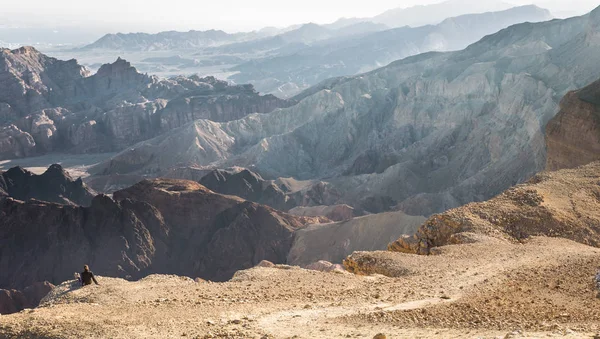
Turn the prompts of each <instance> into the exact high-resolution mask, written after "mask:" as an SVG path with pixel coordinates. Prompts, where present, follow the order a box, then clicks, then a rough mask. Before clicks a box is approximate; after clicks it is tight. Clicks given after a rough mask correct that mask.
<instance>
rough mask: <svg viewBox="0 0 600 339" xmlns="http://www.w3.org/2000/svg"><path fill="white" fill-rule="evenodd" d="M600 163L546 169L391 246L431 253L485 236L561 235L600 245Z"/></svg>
mask: <svg viewBox="0 0 600 339" xmlns="http://www.w3.org/2000/svg"><path fill="white" fill-rule="evenodd" d="M599 174H600V162H594V163H591V164H589V165H586V166H583V167H579V168H576V169H568V170H560V171H557V172H542V173H540V174H537V175H536V176H535V177H533V178H532V179H531V180H530V181H529V182H528V183H526V184H522V185H517V186H515V187H513V188H510V189H509V190H507V191H505V192H504V193H502V194H501V195H499V196H497V197H495V198H493V199H491V200H489V201H485V202H481V203H471V204H468V205H465V206H463V207H459V208H456V209H453V210H449V211H447V212H444V213H441V214H436V215H434V216H432V217H431V218H429V219H428V220H427V221H426V222H425V223H424V224H423V225H422V226H421V227H420V228H419V230H418V231H417V233H416V234H415V235H414V236H412V237H408V236H407V237H403V238H400V239H398V241H396V242H394V243H392V244H390V247H389V248H390V250H392V251H400V252H407V253H418V254H429V253H430V252H431V251H432V249H433V248H435V247H439V246H444V245H450V244H461V243H469V242H474V241H477V240H478V239H482V238H485V237H492V238H498V239H501V240H504V241H510V242H525V241H527V240H528V239H529V238H531V237H534V236H550V237H562V238H567V239H571V240H573V241H577V242H579V243H583V244H585V245H590V246H594V247H600V213H598V210H599V207H600V200H599V199H598V197H599V196H600V188H599V187H598V182H597V177H598V175H599Z"/></svg>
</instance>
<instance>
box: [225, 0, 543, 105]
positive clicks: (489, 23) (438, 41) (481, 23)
mask: <svg viewBox="0 0 600 339" xmlns="http://www.w3.org/2000/svg"><path fill="white" fill-rule="evenodd" d="M551 18H552V16H551V15H550V13H549V12H548V11H547V10H544V9H541V8H539V7H536V6H533V5H530V6H522V7H515V8H511V9H508V10H505V11H501V12H488V13H482V14H467V15H463V16H458V17H453V18H449V19H446V20H444V21H442V22H440V23H438V24H436V25H427V26H422V27H416V28H412V27H408V26H404V27H401V28H396V29H390V30H383V31H378V32H375V33H371V34H363V35H361V36H355V37H352V38H348V39H343V40H339V39H338V40H333V41H324V42H321V43H319V44H316V45H314V46H311V47H309V48H304V49H302V50H300V51H298V52H297V53H291V54H290V53H288V54H286V55H282V56H276V57H267V58H263V59H258V60H252V61H250V62H247V63H244V64H241V65H239V66H236V67H234V68H233V70H234V71H238V72H239V73H237V74H235V75H233V76H232V77H231V79H233V80H234V81H236V82H240V83H253V84H255V85H256V86H257V88H258V89H259V90H260V91H261V92H267V93H274V94H276V95H288V94H290V92H287V93H281V91H280V90H279V89H280V87H281V86H282V85H283V84H285V83H290V82H291V83H294V84H295V85H296V87H297V88H306V87H308V86H311V85H315V84H317V83H319V82H321V81H323V80H325V79H327V78H331V77H336V76H342V75H354V74H357V73H359V72H366V71H370V70H373V69H375V68H378V67H382V66H385V65H387V64H389V63H390V62H392V61H395V60H398V59H402V58H405V57H408V56H411V55H415V54H420V53H424V52H429V51H451V50H460V49H463V48H465V47H467V46H468V45H469V44H472V43H474V42H476V41H477V40H479V39H481V38H482V37H484V36H485V35H488V34H492V33H495V32H497V31H499V30H501V29H503V28H506V27H508V26H510V25H514V24H518V23H522V22H539V21H545V20H549V19H551Z"/></svg>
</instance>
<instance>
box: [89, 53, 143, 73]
mask: <svg viewBox="0 0 600 339" xmlns="http://www.w3.org/2000/svg"><path fill="white" fill-rule="evenodd" d="M123 72H135V73H137V69H136V68H135V67H133V66H131V63H130V62H128V61H127V60H125V59H121V57H118V58H117V60H116V61H115V62H113V63H112V64H104V65H102V66H101V67H100V69H99V70H98V72H97V73H96V75H97V76H115V75H117V74H119V73H123Z"/></svg>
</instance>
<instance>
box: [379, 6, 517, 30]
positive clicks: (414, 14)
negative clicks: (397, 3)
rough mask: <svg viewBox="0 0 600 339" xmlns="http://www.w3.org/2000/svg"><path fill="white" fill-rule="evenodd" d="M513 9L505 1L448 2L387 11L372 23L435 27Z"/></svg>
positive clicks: (392, 25) (394, 25) (390, 25)
mask: <svg viewBox="0 0 600 339" xmlns="http://www.w3.org/2000/svg"><path fill="white" fill-rule="evenodd" d="M510 7H513V6H512V5H511V4H510V3H508V2H504V1H496V0H494V1H485V2H481V1H473V0H447V1H442V2H439V3H434V4H428V5H417V6H412V7H407V8H395V9H390V10H388V11H385V12H384V13H381V14H379V15H377V16H375V17H373V18H370V20H371V21H373V22H377V23H382V24H385V25H387V26H389V27H400V26H411V27H418V26H424V25H435V24H438V23H440V22H442V21H443V20H444V19H446V18H449V17H454V16H460V15H464V14H472V13H485V12H495V11H502V10H505V9H508V8H510Z"/></svg>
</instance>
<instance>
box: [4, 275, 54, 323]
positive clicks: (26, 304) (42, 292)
mask: <svg viewBox="0 0 600 339" xmlns="http://www.w3.org/2000/svg"><path fill="white" fill-rule="evenodd" d="M53 288H54V285H52V284H51V283H49V282H47V281H45V282H40V283H35V284H33V285H31V286H27V287H26V288H25V289H23V290H22V291H19V290H3V289H0V315H1V314H11V313H16V312H19V311H21V310H24V309H26V308H35V307H37V306H38V305H39V303H40V301H41V300H42V298H44V297H45V296H46V295H47V294H48V292H50V291H51V290H52V289H53Z"/></svg>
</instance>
